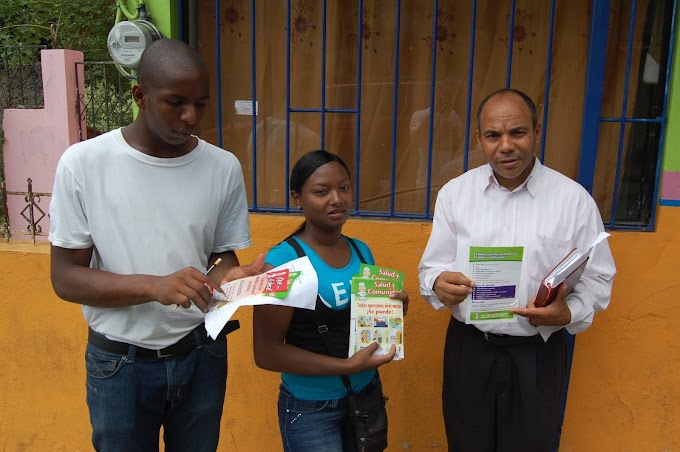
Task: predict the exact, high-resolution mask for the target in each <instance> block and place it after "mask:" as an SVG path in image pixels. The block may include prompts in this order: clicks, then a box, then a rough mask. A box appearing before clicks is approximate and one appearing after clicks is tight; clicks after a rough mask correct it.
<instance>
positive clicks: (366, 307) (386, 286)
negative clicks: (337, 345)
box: [348, 264, 404, 359]
mask: <svg viewBox="0 0 680 452" xmlns="http://www.w3.org/2000/svg"><path fill="white" fill-rule="evenodd" d="M403 288H404V274H403V273H402V272H400V271H397V270H392V269H389V268H385V267H379V266H377V265H368V264H361V267H360V268H359V273H358V274H357V275H356V276H354V277H353V278H352V291H351V307H350V327H349V353H348V356H352V355H354V353H356V352H358V351H359V350H361V349H362V348H365V347H368V346H369V345H371V344H372V343H373V342H377V343H378V344H379V345H380V347H379V348H378V349H377V350H376V351H375V353H374V355H377V356H382V355H386V354H388V353H389V352H390V348H391V347H392V345H395V346H396V349H397V351H396V354H395V356H394V359H404V304H403V303H402V301H401V300H393V299H391V298H390V293H391V292H399V291H401V290H403Z"/></svg>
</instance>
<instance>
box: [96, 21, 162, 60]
mask: <svg viewBox="0 0 680 452" xmlns="http://www.w3.org/2000/svg"><path fill="white" fill-rule="evenodd" d="M159 39H163V35H162V34H161V32H160V31H158V29H157V28H156V27H155V26H154V25H153V24H152V23H151V22H148V21H146V20H132V21H123V22H119V23H117V24H116V25H115V26H114V27H113V28H112V29H111V31H110V32H109V38H108V40H107V43H108V47H109V53H110V54H111V58H113V61H115V62H116V63H118V64H120V65H121V66H123V67H126V68H129V69H137V67H138V66H139V60H140V59H141V58H142V52H144V50H145V49H146V48H147V47H149V46H150V45H151V43H152V42H154V41H157V40H159Z"/></svg>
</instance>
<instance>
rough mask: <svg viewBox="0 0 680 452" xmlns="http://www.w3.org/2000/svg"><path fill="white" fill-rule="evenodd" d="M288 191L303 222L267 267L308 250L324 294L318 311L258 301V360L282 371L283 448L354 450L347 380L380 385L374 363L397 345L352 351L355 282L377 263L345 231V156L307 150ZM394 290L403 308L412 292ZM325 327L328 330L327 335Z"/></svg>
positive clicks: (356, 387) (348, 197)
mask: <svg viewBox="0 0 680 452" xmlns="http://www.w3.org/2000/svg"><path fill="white" fill-rule="evenodd" d="M290 195H291V198H292V200H293V202H294V203H295V205H296V206H298V208H299V209H301V210H302V212H303V213H304V216H305V221H304V222H303V224H302V225H301V226H300V227H299V228H298V229H297V230H296V231H295V232H294V233H293V234H291V236H290V237H288V238H287V239H286V240H284V241H283V242H281V243H280V244H278V245H276V246H275V247H273V248H272V249H271V250H270V251H269V253H268V254H267V257H266V259H265V262H266V263H265V267H264V270H265V271H266V270H269V269H271V268H273V267H277V266H279V265H281V264H283V263H285V262H288V261H291V260H293V259H297V258H298V257H299V256H302V255H307V256H308V257H309V259H310V261H311V263H312V265H313V266H314V269H315V270H316V272H317V275H318V278H319V296H318V298H317V305H316V310H314V311H311V310H305V309H296V308H291V307H287V306H275V305H261V306H255V308H254V316H253V331H254V353H255V362H256V364H257V365H258V366H259V367H261V368H263V369H267V370H271V371H275V372H281V380H282V383H281V387H280V392H279V400H278V414H279V427H280V430H281V438H282V441H283V448H284V450H285V451H290V452H302V451H314V452H316V451H320V450H322V451H324V452H347V451H354V450H356V449H355V445H354V442H355V440H354V431H353V429H352V426H351V424H350V422H349V411H348V402H347V395H348V389H347V388H346V386H347V385H349V384H351V390H352V391H354V392H356V393H359V392H361V391H362V390H364V391H366V390H369V389H371V388H372V387H373V386H374V385H381V383H380V379H379V377H378V372H377V368H378V367H380V366H381V365H383V364H385V363H388V362H390V361H391V360H392V359H393V358H394V355H395V349H394V346H393V347H392V349H391V351H390V353H389V354H388V355H385V356H373V352H375V350H376V349H377V348H378V344H377V343H375V344H372V345H371V346H369V347H367V348H365V349H363V350H360V351H359V352H357V353H356V354H354V355H353V356H352V357H351V358H347V351H348V342H349V307H350V303H349V300H350V281H351V279H352V276H354V275H355V274H356V273H357V271H358V270H359V267H360V264H361V263H367V264H374V263H375V262H374V259H373V254H372V253H371V250H370V249H369V248H368V246H367V245H366V244H365V243H363V242H362V241H360V240H356V239H351V238H349V237H346V236H344V235H343V234H342V227H343V225H344V224H345V222H346V221H347V219H348V218H349V212H350V210H351V208H352V200H353V196H352V185H351V182H350V174H349V170H348V168H347V165H346V164H345V163H344V162H343V161H342V159H340V157H338V156H337V155H335V154H331V153H328V152H325V151H313V152H310V153H308V154H305V155H304V156H303V157H302V158H300V160H298V162H297V163H296V164H295V166H294V167H293V170H292V172H291V177H290ZM390 297H391V298H394V299H398V300H402V301H403V302H404V313H406V311H407V308H408V301H409V299H408V294H406V292H394V293H393V294H391V295H390ZM320 325H323V326H324V328H320ZM326 327H327V328H326ZM320 329H321V330H326V329H327V332H325V333H323V335H324V336H323V337H322V333H320V332H319V330H320ZM341 376H347V377H348V380H346V383H344V382H343V379H342V377H341ZM381 449H382V448H381Z"/></svg>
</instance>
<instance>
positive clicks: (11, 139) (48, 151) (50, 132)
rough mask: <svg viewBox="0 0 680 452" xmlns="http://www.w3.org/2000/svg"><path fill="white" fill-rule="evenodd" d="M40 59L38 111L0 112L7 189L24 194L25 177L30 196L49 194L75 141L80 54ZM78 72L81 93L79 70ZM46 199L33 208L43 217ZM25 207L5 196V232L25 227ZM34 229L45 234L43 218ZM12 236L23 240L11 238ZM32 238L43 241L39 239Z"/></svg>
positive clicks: (48, 53) (46, 53)
mask: <svg viewBox="0 0 680 452" xmlns="http://www.w3.org/2000/svg"><path fill="white" fill-rule="evenodd" d="M40 58H41V61H42V78H43V92H44V108H42V109H36V110H32V109H7V110H5V111H4V118H3V131H4V134H5V142H4V145H3V147H4V155H3V157H4V163H5V181H6V184H7V191H22V192H23V191H27V189H28V185H27V182H26V179H28V178H31V179H32V181H33V191H34V192H44V193H51V192H52V185H53V184H54V173H55V170H56V168H57V163H58V162H59V158H60V157H61V154H63V152H64V151H65V150H66V148H67V147H69V146H70V145H71V144H73V143H75V142H77V141H78V139H79V138H78V121H79V119H78V112H77V108H76V102H77V96H76V65H75V63H76V62H82V61H83V54H82V52H77V51H73V50H43V51H41V53H40ZM80 70H81V75H80V77H79V81H80V83H81V92H82V80H83V77H82V66H80ZM83 127H85V122H84V121H83ZM49 201H50V199H49V197H44V198H42V199H41V201H40V203H39V204H38V205H39V206H40V208H41V209H42V210H43V211H44V212H45V214H47V212H48V207H49ZM25 207H26V202H25V201H24V198H23V197H22V196H11V195H10V196H8V197H7V209H8V211H9V224H10V228H11V229H14V230H27V229H28V223H27V222H26V220H24V219H23V218H22V217H21V211H22V210H23V209H24V208H25ZM39 225H40V227H41V228H42V231H43V232H48V231H49V228H50V223H49V218H47V217H46V218H44V219H43V220H42V221H40V223H39ZM13 237H15V238H26V236H21V235H17V234H13ZM37 238H38V239H42V240H45V239H46V237H44V236H42V237H37Z"/></svg>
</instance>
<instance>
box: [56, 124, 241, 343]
mask: <svg viewBox="0 0 680 452" xmlns="http://www.w3.org/2000/svg"><path fill="white" fill-rule="evenodd" d="M50 217H51V229H50V235H49V239H50V242H52V245H54V246H58V247H61V248H68V249H83V248H89V247H91V246H94V253H93V256H92V262H91V264H90V266H91V267H92V268H97V269H100V270H105V271H109V272H112V273H117V274H124V275H125V274H147V275H159V276H160V275H169V274H171V273H174V272H176V271H178V270H180V269H182V268H185V267H189V266H192V267H195V268H196V269H198V270H200V271H205V269H206V266H207V263H208V258H209V256H210V254H211V253H220V252H224V251H229V250H237V249H241V248H245V247H248V246H250V243H251V241H250V229H249V223H248V204H247V200H246V192H245V186H244V183H243V173H242V171H241V165H240V163H239V161H238V159H237V158H236V157H235V156H234V155H233V154H231V153H230V152H227V151H224V150H222V149H220V148H218V147H216V146H213V145H211V144H209V143H206V142H205V141H203V140H201V139H199V140H198V145H197V146H196V148H195V149H194V150H192V151H191V152H189V153H188V154H186V155H183V156H181V157H176V158H157V157H152V156H149V155H147V154H144V153H142V152H139V151H137V150H136V149H134V148H132V147H131V146H130V145H128V144H127V142H126V141H125V139H124V138H123V134H122V133H121V130H120V129H118V130H114V131H112V132H109V133H106V134H104V135H101V136H98V137H96V138H93V139H90V140H87V141H84V142H81V143H77V144H74V145H73V146H71V147H70V148H68V149H67V150H66V152H65V153H64V155H63V156H62V157H61V160H60V161H59V165H58V167H57V172H56V177H55V183H54V190H53V193H52V202H51V203H50ZM83 314H84V316H85V319H86V321H87V323H88V324H89V325H90V326H91V327H92V329H94V330H95V331H97V332H99V333H102V334H105V335H106V336H107V337H108V338H109V339H112V340H116V341H121V342H127V343H130V344H135V345H139V346H142V347H147V348H152V349H159V348H163V347H166V346H168V345H171V344H173V343H175V342H177V341H178V340H179V339H180V338H182V337H183V336H185V335H186V334H187V333H188V332H190V331H191V330H192V329H193V328H195V327H196V326H197V325H199V324H200V323H201V322H202V321H203V314H202V313H201V312H200V310H199V309H198V308H196V307H195V306H193V305H192V307H191V309H188V310H185V309H180V310H177V311H174V312H173V311H172V306H165V305H162V304H160V303H157V302H150V303H144V304H140V305H135V306H127V307H120V308H100V307H93V306H86V305H83Z"/></svg>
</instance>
